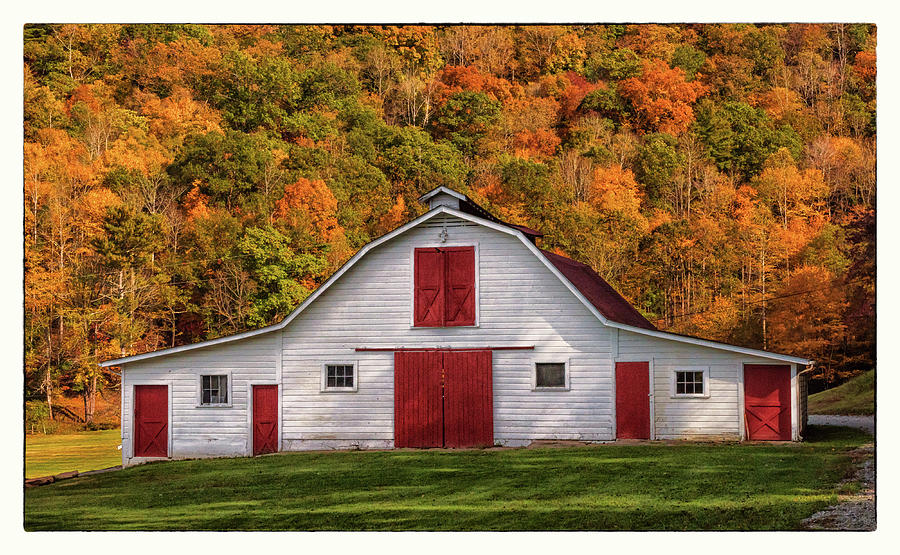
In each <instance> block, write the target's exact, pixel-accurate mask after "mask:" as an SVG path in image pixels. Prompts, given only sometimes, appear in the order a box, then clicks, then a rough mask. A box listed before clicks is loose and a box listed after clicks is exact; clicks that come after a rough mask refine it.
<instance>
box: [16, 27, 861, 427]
mask: <svg viewBox="0 0 900 555" xmlns="http://www.w3.org/2000/svg"><path fill="white" fill-rule="evenodd" d="M23 39H24V64H23V71H24V99H25V100H24V122H23V123H24V137H25V144H24V170H25V183H24V197H25V198H24V200H25V202H24V206H23V216H24V246H25V261H24V270H25V298H24V304H25V341H24V343H25V368H24V370H25V392H24V393H25V395H26V397H27V398H28V399H29V400H32V402H37V401H36V400H38V399H44V400H46V399H50V400H52V399H53V397H54V396H59V395H65V396H68V397H83V398H86V399H87V400H88V402H87V404H86V406H87V410H86V412H87V413H88V419H91V418H93V416H92V413H93V412H94V409H95V408H96V407H94V409H92V408H91V407H92V406H93V404H92V402H91V400H92V399H94V397H95V393H96V392H97V391H99V390H101V389H103V388H104V387H106V385H107V384H114V383H115V382H116V380H117V379H118V378H117V376H116V375H115V374H112V373H107V372H105V371H101V370H99V369H98V368H97V362H98V361H100V360H105V359H109V358H117V357H120V356H123V355H128V354H134V353H140V352H146V351H151V350H154V349H159V348H164V347H170V346H176V345H183V344H186V343H192V342H196V341H201V340H204V339H210V338H214V337H219V336H222V335H226V334H231V333H235V332H240V331H244V330H248V329H253V328H258V327H261V326H265V325H267V324H271V323H273V322H277V321H279V320H280V319H281V318H283V317H284V316H285V315H286V314H288V313H289V312H290V310H291V309H293V308H294V307H295V306H296V305H297V304H298V303H299V302H301V301H302V300H303V299H304V298H306V296H308V295H309V294H310V292H311V291H313V290H314V289H315V288H316V287H317V286H318V285H319V284H321V283H323V281H324V280H325V279H327V277H328V276H329V275H330V274H331V273H332V272H333V271H334V270H335V269H336V268H338V267H340V265H341V264H342V263H343V262H345V261H346V260H347V259H348V258H349V257H350V256H352V254H353V253H354V252H356V251H357V250H358V249H359V248H361V247H362V246H363V245H364V244H366V243H367V242H369V241H370V240H372V239H373V238H375V237H378V236H380V235H382V234H384V233H386V232H387V231H389V230H391V229H394V228H396V227H397V226H399V225H400V224H401V223H403V222H405V221H406V220H409V219H412V218H414V217H415V216H417V215H419V214H421V213H422V212H423V211H424V208H423V207H422V206H420V205H418V203H417V202H416V198H417V197H418V196H419V195H421V194H423V193H425V192H426V191H428V190H430V189H432V188H433V187H435V186H437V185H441V184H446V185H449V186H452V187H454V188H457V189H459V190H460V191H462V192H464V193H466V194H467V195H469V196H470V197H471V198H473V200H475V202H477V203H478V204H480V205H482V206H484V207H485V208H486V209H488V210H489V211H491V212H492V213H494V214H496V215H497V216H498V217H500V218H501V219H503V220H504V221H508V222H511V223H516V224H522V225H527V226H529V227H532V228H535V229H538V230H540V231H542V232H543V233H544V238H543V239H542V240H541V245H540V246H541V247H542V248H544V249H547V250H550V251H554V252H558V253H562V254H565V255H567V256H569V257H571V258H574V259H576V260H578V261H580V262H584V263H586V264H589V265H590V266H592V267H593V268H594V269H596V270H597V272H598V273H599V274H600V275H601V276H603V277H604V278H605V279H606V280H607V281H609V282H610V283H611V284H613V285H614V286H615V287H616V289H617V290H619V291H620V292H621V293H622V294H623V295H624V296H625V297H626V298H627V299H628V300H629V301H631V302H632V303H633V304H634V305H635V306H636V307H637V308H638V309H639V310H640V311H641V312H642V313H643V314H644V315H645V316H646V317H647V318H648V319H650V320H651V321H653V322H654V324H655V325H657V326H658V327H659V328H661V329H666V330H670V331H674V332H679V333H687V334H692V335H698V336H703V337H708V338H710V339H715V340H721V341H726V342H731V343H735V344H739V345H745V346H748V347H754V348H763V349H768V350H774V351H779V352H786V353H793V354H797V355H802V356H804V357H809V358H812V359H815V360H816V361H817V366H816V374H815V375H814V376H813V379H815V380H823V379H825V378H829V379H831V378H838V379H840V378H843V377H846V376H848V375H852V374H853V373H854V372H858V371H860V370H862V369H865V368H871V367H872V366H873V354H874V337H875V335H874V325H873V322H874V276H875V268H874V249H875V246H874V230H875V213H874V201H875V188H876V187H875V185H876V183H875V166H876V163H875V162H876V150H875V146H876V126H875V123H876V91H875V78H876V46H877V33H876V29H875V26H874V25H866V24H816V25H805V24H775V25H748V24H722V25H720V24H703V25H699V24H698V25H571V26H560V25H555V26H352V25H335V26H289V25H249V26H248V25H212V26H205V25H70V24H66V25H26V26H25V28H24V36H23ZM82 406H85V403H82Z"/></svg>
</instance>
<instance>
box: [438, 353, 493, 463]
mask: <svg viewBox="0 0 900 555" xmlns="http://www.w3.org/2000/svg"><path fill="white" fill-rule="evenodd" d="M493 398H494V393H493V385H492V378H491V351H446V352H444V445H445V446H446V447H484V446H488V447H489V446H491V445H493V444H494V407H493Z"/></svg>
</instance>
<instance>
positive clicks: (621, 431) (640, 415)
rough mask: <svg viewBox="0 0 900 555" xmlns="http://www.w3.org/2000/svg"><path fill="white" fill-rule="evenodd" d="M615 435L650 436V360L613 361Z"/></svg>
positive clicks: (625, 436)
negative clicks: (614, 370) (614, 376)
mask: <svg viewBox="0 0 900 555" xmlns="http://www.w3.org/2000/svg"><path fill="white" fill-rule="evenodd" d="M616 438H617V439H650V363H649V362H617V363H616Z"/></svg>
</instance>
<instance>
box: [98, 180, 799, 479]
mask: <svg viewBox="0 0 900 555" xmlns="http://www.w3.org/2000/svg"><path fill="white" fill-rule="evenodd" d="M420 200H421V201H422V202H428V203H429V206H430V210H429V211H428V212H427V213H426V214H424V215H422V216H421V217H419V218H417V219H415V220H413V221H411V222H409V223H407V224H406V225H404V226H402V227H400V228H398V229H396V230H394V231H393V232H391V233H388V234H387V235H385V236H383V237H381V238H379V239H377V240H375V241H373V242H371V243H369V244H368V245H366V246H365V247H363V248H362V249H361V250H360V251H359V252H358V253H357V254H356V255H355V256H354V257H353V258H351V259H350V260H349V261H348V262H347V263H346V264H345V265H344V266H343V267H342V268H341V269H340V270H339V271H338V272H336V273H335V274H334V275H333V276H332V277H331V278H330V279H329V280H328V281H327V282H325V283H324V284H323V285H322V286H321V287H319V288H318V289H317V290H316V291H315V292H314V293H313V294H312V295H311V296H310V297H309V298H307V299H306V301H305V302H303V303H302V304H301V305H300V306H299V307H297V309H295V310H294V311H293V312H292V313H291V314H290V315H288V316H287V317H286V318H285V319H284V320H283V321H282V322H280V323H278V324H275V325H272V326H269V327H266V328H262V329H258V330H254V331H248V332H245V333H240V334H237V335H232V336H228V337H222V338H218V339H213V340H210V341H205V342H202V343H197V344H193V345H185V346H181V347H175V348H171V349H164V350H160V351H155V352H151V353H145V354H141V355H135V356H130V357H125V358H121V359H116V360H110V361H106V362H104V363H102V366H106V367H110V366H116V367H119V368H120V369H121V372H122V412H121V414H122V460H123V464H125V465H129V464H135V463H139V462H143V461H147V460H155V459H158V458H187V457H204V456H239V455H253V454H259V453H267V452H272V451H298V450H309V449H349V448H359V449H391V448H395V447H466V446H484V445H497V444H499V445H507V446H524V445H528V444H529V443H531V442H533V441H538V440H579V441H587V442H606V441H614V440H616V439H623V438H638V439H730V440H794V441H799V440H801V439H802V435H803V433H804V432H805V423H806V409H805V405H806V391H805V380H804V376H802V375H800V372H801V371H802V370H803V366H805V365H809V364H811V361H809V360H807V359H804V358H800V357H796V356H789V355H784V354H778V353H772V352H766V351H760V350H755V349H747V348H743V347H738V346H734V345H728V344H724V343H719V342H714V341H708V340H704V339H698V338H694V337H687V336H682V335H676V334H672V333H667V332H662V331H658V330H656V329H655V328H654V326H653V325H652V324H651V323H650V322H648V321H647V320H646V319H644V317H643V316H641V315H640V314H639V313H638V312H637V311H636V310H635V309H634V308H633V307H631V306H630V305H629V304H628V303H627V302H626V301H625V300H624V299H623V298H622V297H621V296H620V295H618V293H616V292H615V291H614V290H613V289H612V288H611V287H610V286H609V285H608V284H606V282H604V281H603V280H602V279H601V278H600V277H599V276H598V275H597V274H596V273H595V272H594V271H593V270H591V269H590V268H589V267H587V266H585V265H583V264H580V263H577V262H574V261H571V260H569V259H566V258H564V257H561V256H558V255H555V254H552V253H548V252H546V251H542V250H540V249H539V248H538V247H537V246H536V237H539V236H540V233H539V232H536V231H534V230H531V229H528V228H526V227H523V226H515V225H511V224H507V223H504V222H502V221H500V220H498V219H497V218H495V217H493V216H491V215H490V214H489V213H487V212H486V211H484V210H483V209H482V208H480V207H479V206H477V205H476V204H474V203H473V202H472V201H470V200H469V199H468V198H467V197H466V196H465V195H463V194H460V193H458V192H456V191H453V190H451V189H447V188H445V187H439V188H437V189H435V190H433V191H431V192H430V193H428V194H426V195H424V196H423V197H422V198H421V199H420Z"/></svg>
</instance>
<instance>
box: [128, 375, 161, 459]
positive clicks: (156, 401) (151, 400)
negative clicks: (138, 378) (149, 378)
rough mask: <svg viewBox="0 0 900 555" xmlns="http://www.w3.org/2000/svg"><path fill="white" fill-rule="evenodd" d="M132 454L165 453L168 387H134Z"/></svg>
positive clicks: (157, 454)
mask: <svg viewBox="0 0 900 555" xmlns="http://www.w3.org/2000/svg"><path fill="white" fill-rule="evenodd" d="M134 456H135V457H168V456H169V387H168V386H165V385H136V386H134Z"/></svg>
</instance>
